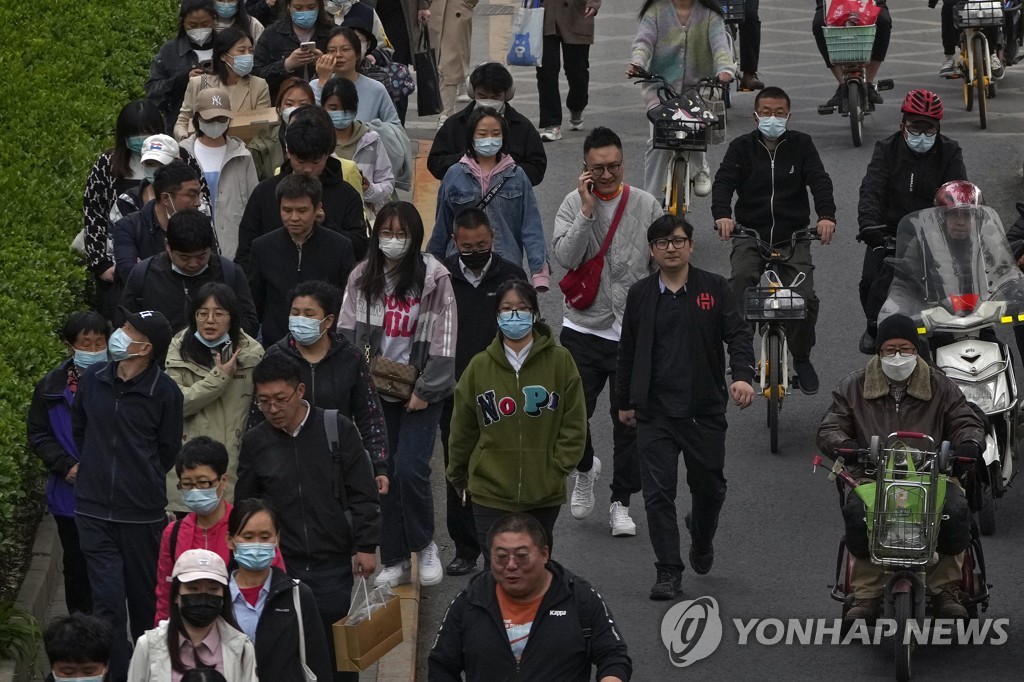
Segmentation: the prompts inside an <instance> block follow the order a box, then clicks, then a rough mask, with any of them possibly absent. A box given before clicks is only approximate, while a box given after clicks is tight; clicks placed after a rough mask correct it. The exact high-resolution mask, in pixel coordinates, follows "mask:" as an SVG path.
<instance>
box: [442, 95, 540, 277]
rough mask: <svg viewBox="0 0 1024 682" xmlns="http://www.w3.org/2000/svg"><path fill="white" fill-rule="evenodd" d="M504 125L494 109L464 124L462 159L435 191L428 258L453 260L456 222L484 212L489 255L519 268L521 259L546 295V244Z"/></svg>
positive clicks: (476, 114)
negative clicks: (488, 228)
mask: <svg viewBox="0 0 1024 682" xmlns="http://www.w3.org/2000/svg"><path fill="white" fill-rule="evenodd" d="M508 132H509V129H508V124H507V123H506V122H505V119H504V118H502V116H501V115H500V114H499V113H498V112H497V111H496V110H494V109H488V108H482V109H477V110H476V111H474V112H473V113H472V114H470V115H469V118H467V119H466V154H465V156H463V157H462V159H461V160H460V161H459V163H458V164H456V165H454V166H452V167H451V168H449V169H448V172H447V173H445V175H444V179H443V180H442V181H441V187H440V188H438V190H437V214H436V217H435V221H434V231H433V233H432V234H431V236H430V241H429V242H428V243H427V252H428V253H431V254H433V255H434V257H435V258H437V259H439V260H443V259H444V258H446V257H448V256H450V255H454V253H455V251H456V248H455V241H454V239H453V238H452V237H453V234H452V229H453V226H454V224H455V216H456V215H457V214H459V213H461V212H462V211H464V210H465V209H467V208H472V207H476V208H481V209H484V210H485V211H486V212H487V218H488V220H489V221H490V224H491V228H492V229H493V230H494V235H495V237H494V251H495V253H497V254H498V255H499V256H501V257H502V258H504V259H506V260H509V261H512V262H513V263H516V264H520V263H522V262H523V256H525V257H526V261H527V263H528V266H529V272H530V276H531V278H532V280H533V285H534V286H535V287H537V289H538V290H539V291H542V292H543V291H547V290H548V286H549V284H550V279H551V269H550V266H549V265H548V253H547V239H546V238H545V236H544V225H543V223H542V221H541V217H540V210H539V209H538V207H537V198H536V196H534V193H533V187H532V186H531V185H530V180H529V178H527V177H526V173H525V172H524V171H523V169H522V168H520V167H519V166H517V165H516V163H515V160H514V159H513V158H512V156H511V155H510V154H509V153H508V144H507V143H506V141H505V140H506V139H508Z"/></svg>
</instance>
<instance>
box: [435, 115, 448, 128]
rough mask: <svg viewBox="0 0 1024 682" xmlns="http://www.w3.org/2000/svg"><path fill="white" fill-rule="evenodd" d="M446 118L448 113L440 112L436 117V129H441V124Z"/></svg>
mask: <svg viewBox="0 0 1024 682" xmlns="http://www.w3.org/2000/svg"><path fill="white" fill-rule="evenodd" d="M447 120H448V114H440V115H439V116H438V117H437V128H438V130H440V129H441V126H443V125H444V122H445V121H447Z"/></svg>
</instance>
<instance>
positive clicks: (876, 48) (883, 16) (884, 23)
mask: <svg viewBox="0 0 1024 682" xmlns="http://www.w3.org/2000/svg"><path fill="white" fill-rule="evenodd" d="M875 5H876V6H877V7H878V9H879V12H878V17H877V18H876V19H875V41H874V42H873V43H872V45H871V61H869V62H868V67H867V70H866V71H865V73H864V79H865V80H866V81H867V82H868V100H870V101H871V103H872V104H882V95H880V94H879V92H878V88H876V87H875V79H876V78H878V71H879V69H881V68H882V62H884V61H885V54H886V53H887V52H888V51H889V36H890V35H892V18H890V17H889V8H888V7H886V5H885V0H875ZM824 26H825V0H815V8H814V19H813V20H812V22H811V33H813V34H814V42H816V43H817V44H818V52H820V53H821V58H822V59H824V60H825V66H827V67H828V68H829V70H830V71H831V72H832V75H833V76H835V77H836V80H837V81H839V87H837V88H836V94H834V95H832V98H831V99H829V100H828V101H827V102H825V106H828V107H838V106H839V103H840V101H841V100H842V98H843V87H844V86H843V69H842V67H841V66H836V65H835V64H833V63H832V61H831V60H830V59H829V58H828V46H827V45H826V44H825V32H824V31H823V30H822V28H823V27H824Z"/></svg>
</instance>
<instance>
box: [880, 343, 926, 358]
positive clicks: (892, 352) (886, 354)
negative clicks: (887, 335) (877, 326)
mask: <svg viewBox="0 0 1024 682" xmlns="http://www.w3.org/2000/svg"><path fill="white" fill-rule="evenodd" d="M897 353H899V356H900V357H901V358H909V357H913V356H915V355H917V349H916V348H911V347H910V346H902V347H900V348H883V349H882V350H880V351H879V352H878V354H879V355H881V356H882V357H883V358H892V357H895V356H896V354H897Z"/></svg>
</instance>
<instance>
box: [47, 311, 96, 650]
mask: <svg viewBox="0 0 1024 682" xmlns="http://www.w3.org/2000/svg"><path fill="white" fill-rule="evenodd" d="M108 336H110V325H108V324H107V321H106V320H104V319H103V316H102V315H100V314H99V313H95V312H92V311H89V312H76V313H72V314H71V316H70V317H68V319H67V321H66V322H65V323H64V327H63V329H62V330H61V334H60V338H61V341H63V342H64V345H65V346H66V347H67V350H68V355H69V357H68V358H67V359H66V360H64V361H63V362H62V363H60V364H59V365H58V366H57V367H55V368H54V369H52V370H50V371H49V372H47V373H46V375H45V376H44V377H43V378H42V379H40V380H39V382H38V383H37V384H36V387H35V391H33V393H32V402H31V403H30V405H29V408H28V442H29V446H30V447H31V448H32V452H33V453H34V454H35V455H36V457H38V458H39V459H40V460H41V461H42V462H43V464H44V465H45V466H46V469H47V471H48V472H49V473H48V477H47V480H46V509H47V511H49V512H50V514H52V515H53V519H54V521H56V523H57V534H58V535H59V536H60V544H61V548H62V549H63V551H64V564H63V566H64V601H65V603H67V605H68V610H69V611H71V612H74V611H81V612H82V613H90V612H91V611H92V592H91V588H90V587H89V574H88V572H87V571H86V567H85V556H84V555H83V554H82V550H81V548H80V546H79V540H78V529H77V528H76V527H75V481H76V479H77V478H78V469H79V461H80V456H79V450H78V446H77V445H76V444H75V439H74V436H73V434H72V431H71V405H72V403H73V402H74V400H75V394H76V393H77V391H78V380H79V378H80V377H81V375H82V374H84V373H85V372H86V371H87V370H88V369H89V368H90V367H93V366H96V365H101V364H105V363H106V362H108V361H109V359H110V357H109V355H108V354H107V337H108ZM104 663H106V659H104Z"/></svg>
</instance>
